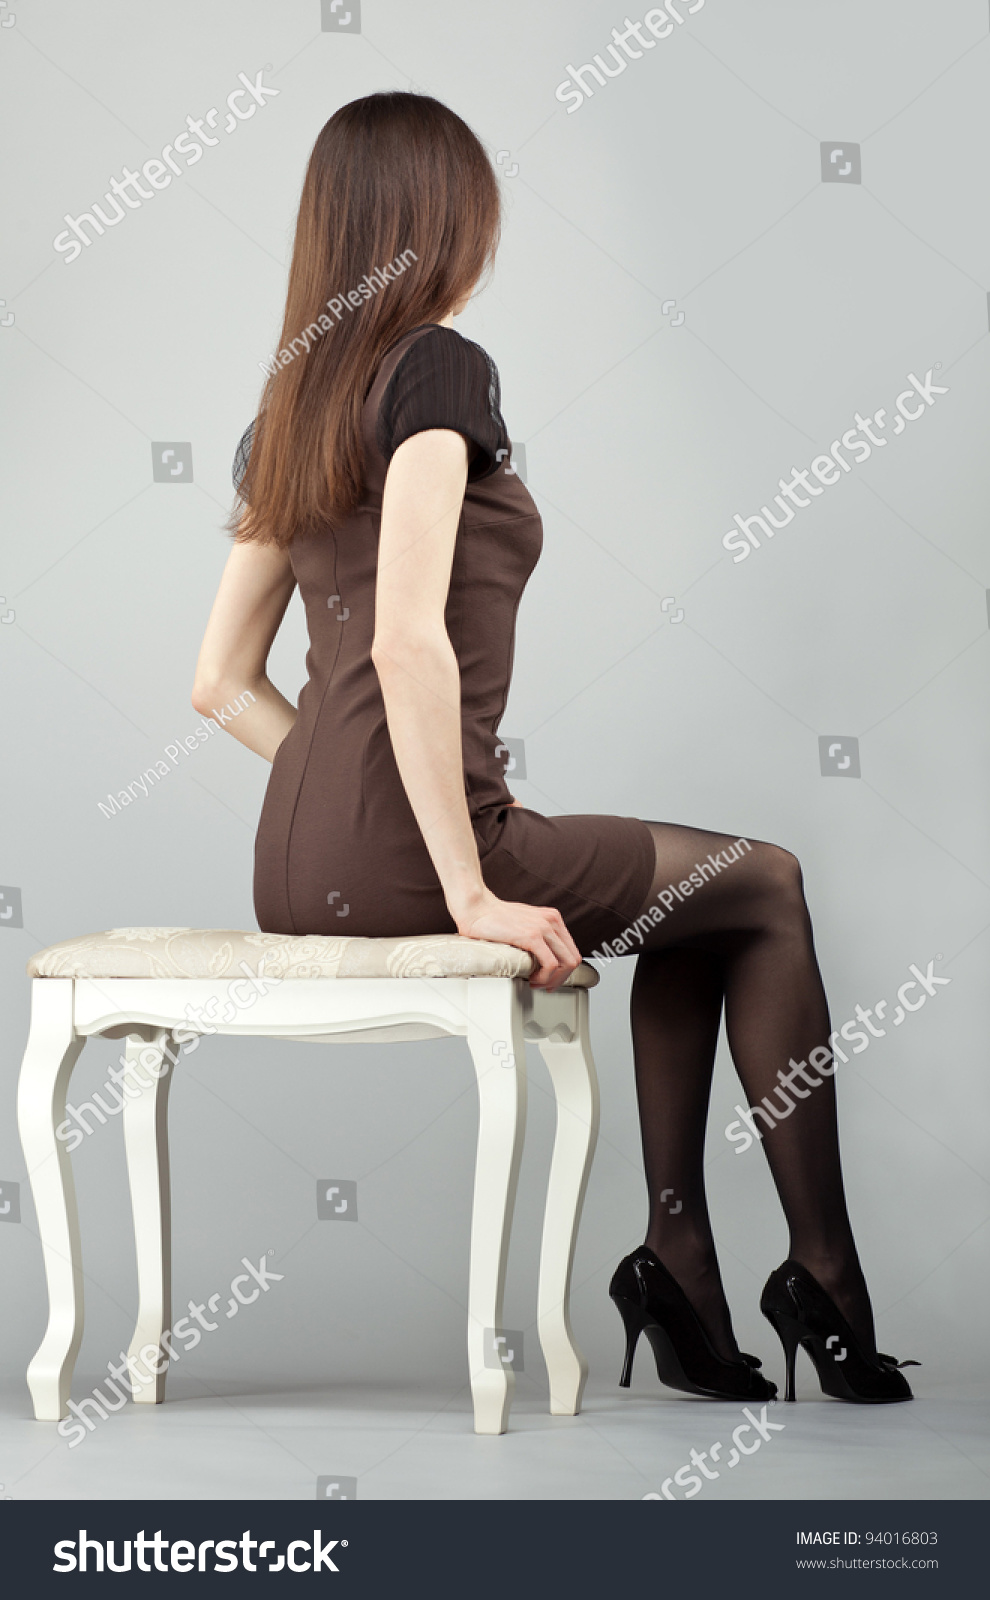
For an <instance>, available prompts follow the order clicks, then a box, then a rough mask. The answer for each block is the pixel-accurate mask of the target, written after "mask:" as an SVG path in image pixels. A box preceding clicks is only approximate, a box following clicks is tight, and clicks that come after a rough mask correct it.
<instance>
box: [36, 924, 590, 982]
mask: <svg viewBox="0 0 990 1600" xmlns="http://www.w3.org/2000/svg"><path fill="white" fill-rule="evenodd" d="M533 965H534V963H533V957H532V956H531V955H530V954H529V953H528V952H527V951H525V950H518V949H517V948H516V947H515V945H511V944H489V943H487V942H486V941H485V940H483V939H464V938H461V937H460V935H458V934H446V933H432V934H426V935H423V936H422V937H420V938H415V939H355V938H344V937H342V938H331V937H329V936H327V935H324V934H312V935H305V936H302V937H297V936H295V935H292V934H287V933H241V932H238V931H236V930H234V929H230V928H109V929H108V930H107V931H106V932H105V933H85V934H82V935H81V936H80V937H79V938H78V939H63V940H62V942H61V943H60V944H51V945H49V946H48V948H47V949H45V950H39V951H38V952H37V953H36V954H35V955H33V956H32V957H31V959H30V961H29V962H28V965H27V971H28V977H30V978H224V977H227V976H230V977H232V978H236V977H240V976H242V975H243V974H244V972H245V969H247V970H249V971H251V972H253V973H257V974H259V975H260V974H261V973H264V974H265V976H267V977H271V978H528V977H529V975H530V973H531V972H532V970H533ZM568 982H569V984H570V986H571V987H572V988H576V989H593V988H594V986H595V984H596V983H597V982H598V973H597V972H596V971H595V969H594V967H589V966H588V964H587V962H582V963H581V965H580V966H579V967H578V968H577V969H576V970H575V971H574V972H573V973H572V974H571V976H570V978H569V980H568Z"/></svg>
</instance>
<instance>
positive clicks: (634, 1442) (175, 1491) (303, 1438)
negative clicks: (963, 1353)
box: [0, 1370, 990, 1500]
mask: <svg viewBox="0 0 990 1600" xmlns="http://www.w3.org/2000/svg"><path fill="white" fill-rule="evenodd" d="M97 1376H98V1375H97ZM93 1381H94V1383H95V1381H97V1377H96V1376H94V1380H93ZM913 1381H914V1383H915V1388H916V1392H917V1394H918V1398H917V1399H916V1400H915V1401H914V1402H913V1403H911V1404H909V1405H897V1406H853V1405H844V1404H840V1403H838V1402H835V1401H829V1400H824V1399H822V1398H821V1396H820V1395H818V1396H816V1394H815V1390H814V1383H813V1378H812V1377H811V1375H810V1370H809V1373H808V1374H807V1377H806V1381H805V1382H804V1383H803V1384H799V1402H800V1403H799V1404H797V1405H793V1406H784V1405H782V1404H778V1405H777V1406H771V1407H769V1408H768V1409H767V1421H768V1422H771V1423H775V1424H777V1425H779V1424H781V1423H783V1425H784V1426H783V1429H782V1430H781V1431H773V1432H771V1434H770V1437H769V1438H768V1439H767V1440H766V1441H765V1442H764V1443H761V1444H760V1445H759V1448H758V1449H753V1448H752V1447H753V1444H754V1442H755V1440H756V1439H757V1437H758V1435H756V1434H754V1433H752V1432H750V1433H748V1434H746V1435H744V1436H743V1438H744V1440H745V1442H746V1443H747V1444H748V1445H749V1447H750V1449H751V1451H752V1453H751V1454H748V1455H744V1456H743V1457H742V1458H741V1459H739V1460H738V1461H737V1464H736V1465H735V1466H734V1467H733V1468H729V1467H728V1466H727V1461H728V1460H730V1459H731V1456H730V1452H731V1450H732V1444H731V1436H732V1433H733V1430H734V1429H736V1428H737V1427H738V1426H739V1425H740V1424H742V1423H745V1421H746V1418H745V1417H744V1415H743V1408H742V1406H740V1405H736V1404H729V1403H726V1404H724V1405H723V1404H720V1403H714V1402H707V1401H700V1400H692V1399H690V1398H688V1397H686V1396H685V1397H678V1396H677V1395H675V1394H673V1393H672V1392H671V1391H668V1390H661V1389H660V1388H659V1386H657V1385H656V1383H653V1384H652V1385H651V1384H650V1383H649V1382H647V1381H645V1380H644V1381H643V1382H639V1381H638V1380H637V1383H636V1387H635V1388H634V1389H633V1390H632V1391H630V1392H623V1391H621V1390H619V1389H618V1388H617V1387H616V1386H615V1385H614V1384H605V1383H602V1382H598V1383H593V1384H592V1385H591V1386H590V1388H589V1393H588V1396H587V1400H586V1406H585V1409H584V1411H583V1412H582V1414H581V1415H580V1416H579V1417H573V1418H571V1417H550V1416H549V1415H548V1414H547V1413H546V1412H545V1411H544V1410H543V1391H542V1387H541V1385H540V1383H539V1381H538V1380H537V1379H536V1378H535V1377H530V1375H529V1374H524V1375H523V1376H522V1377H521V1378H520V1379H519V1381H518V1387H517V1391H516V1401H515V1405H514V1408H513V1412H512V1417H511V1419H510V1430H509V1432H508V1433H507V1434H504V1435H503V1436H502V1437H501V1438H479V1437H477V1436H476V1435H475V1434H474V1432H473V1431H472V1421H471V1412H470V1405H469V1397H468V1394H467V1391H466V1389H463V1388H458V1389H455V1388H453V1387H452V1388H450V1389H449V1390H448V1391H447V1392H445V1391H444V1390H443V1388H442V1387H441V1386H439V1385H436V1384H433V1385H431V1386H430V1387H424V1388H416V1387H413V1386H409V1385H406V1386H395V1387H392V1388H389V1387H387V1386H377V1387H375V1388H371V1387H370V1386H368V1387H360V1386H356V1385H354V1384H348V1385H346V1386H344V1385H340V1386H338V1387H334V1386H333V1385H327V1384H323V1385H321V1386H319V1387H311V1388H307V1387H304V1386H302V1385H300V1386H299V1387H298V1388H294V1389H282V1390H279V1391H275V1390H273V1389H270V1388H267V1389H266V1388H263V1387H261V1386H260V1385H259V1384H258V1383H257V1382H255V1383H247V1382H242V1383H240V1384H238V1383H236V1382H231V1381H230V1380H229V1378H228V1379H226V1380H219V1379H218V1380H217V1382H215V1383H212V1382H211V1383H210V1384H209V1386H207V1384H206V1383H198V1382H193V1381H190V1379H189V1378H188V1376H183V1375H182V1374H179V1373H176V1374H175V1375H174V1378H173V1379H172V1380H171V1381H170V1391H169V1397H168V1399H167V1401H166V1403H165V1404H164V1405H162V1406H156V1407H145V1406H134V1405H130V1404H128V1405H126V1406H125V1407H124V1408H123V1410H122V1411H120V1412H116V1413H112V1414H110V1415H109V1416H107V1417H106V1419H105V1420H103V1421H98V1422H97V1423H96V1426H95V1428H94V1430H93V1431H92V1432H91V1433H88V1434H87V1436H86V1438H85V1439H84V1440H82V1441H81V1442H79V1443H78V1444H76V1445H75V1446H74V1447H72V1448H70V1447H69V1445H68V1443H67V1441H66V1439H64V1438H60V1437H59V1435H58V1434H57V1432H56V1428H55V1424H53V1423H39V1422H35V1421H33V1420H32V1419H31V1416H30V1411H29V1406H28V1397H27V1391H26V1388H25V1387H24V1386H23V1385H21V1384H19V1383H8V1384H7V1385H6V1386H5V1388H4V1389H3V1391H2V1395H0V1407H2V1409H0V1483H2V1486H3V1487H2V1489H0V1494H2V1495H3V1497H5V1498H8V1499H14V1500H34V1499H45V1500H47V1499H53V1500H62V1499H76V1498H87V1499H100V1500H102V1499H106V1500H117V1499H145V1498H148V1499H159V1500H171V1499H199V1498H204V1499H221V1500H226V1499H260V1500H295V1499H311V1498H314V1497H315V1496H316V1494H317V1479H318V1478H320V1477H323V1478H325V1479H329V1480H330V1481H333V1482H342V1481H343V1480H344V1479H346V1478H350V1479H354V1480H356V1484H355V1486H354V1488H353V1490H352V1488H351V1486H350V1485H347V1484H344V1488H345V1489H347V1490H348V1492H349V1493H350V1492H353V1493H356V1496H357V1498H359V1499H368V1500H407V1499H412V1500H444V1499H460V1500H486V1499H492V1500H503V1499H517V1500H531V1499H534V1500H540V1499H555V1500H572V1499H573V1500H631V1499H632V1500H636V1499H640V1498H642V1497H643V1496H644V1495H648V1494H651V1493H652V1494H659V1492H660V1488H661V1484H662V1483H663V1481H664V1480H665V1479H669V1478H671V1477H672V1476H673V1474H674V1473H676V1472H677V1471H678V1469H679V1468H680V1467H682V1466H684V1465H687V1464H688V1463H689V1461H690V1452H691V1450H692V1449H693V1450H696V1451H698V1452H705V1453H706V1461H707V1465H708V1469H709V1470H710V1471H717V1472H718V1477H717V1478H712V1479H704V1480H703V1487H702V1489H701V1490H700V1492H697V1493H696V1494H695V1495H693V1496H692V1498H696V1499H733V1500H735V1499H739V1500H764V1499H771V1500H773V1499H799V1500H804V1499H807V1500H819V1499H824V1500H838V1499H882V1500H884V1499H889V1500H910V1499H920V1500H943V1499H961V1500H980V1499H985V1498H986V1497H987V1493H988V1489H990V1395H988V1394H987V1393H986V1392H984V1393H982V1394H980V1393H976V1392H973V1391H968V1392H967V1391H962V1390H958V1389H957V1390H951V1389H948V1388H946V1389H943V1390H940V1391H938V1392H935V1393H932V1392H931V1391H930V1390H925V1391H923V1389H922V1385H921V1383H920V1382H919V1380H918V1379H917V1378H914V1380H913ZM88 1388H89V1386H88V1384H87V1381H86V1379H85V1377H84V1376H83V1375H78V1377H77V1381H76V1383H75V1384H74V1386H73V1392H74V1395H75V1397H76V1398H77V1399H78V1398H79V1397H80V1396H82V1395H84V1394H86V1393H87V1392H88ZM751 1409H752V1410H753V1411H754V1412H755V1414H756V1416H757V1418H759V1417H760V1413H761V1408H760V1407H758V1406H757V1407H754V1408H751ZM717 1441H722V1449H721V1450H720V1451H718V1452H717V1453H716V1462H717V1465H716V1466H713V1464H712V1461H711V1456H710V1454H707V1453H708V1452H710V1451H711V1449H712V1447H713V1446H714V1445H715V1444H716V1442H717ZM694 1471H695V1469H694V1468H693V1467H690V1466H689V1465H688V1471H687V1472H686V1473H685V1474H684V1475H682V1483H683V1485H684V1487H677V1486H673V1487H672V1493H673V1495H674V1496H675V1497H676V1498H677V1499H683V1498H685V1496H686V1492H687V1490H688V1489H690V1488H691V1487H692V1485H691V1481H690V1477H689V1476H688V1473H693V1472H694Z"/></svg>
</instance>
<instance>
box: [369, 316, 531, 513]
mask: <svg viewBox="0 0 990 1600" xmlns="http://www.w3.org/2000/svg"><path fill="white" fill-rule="evenodd" d="M499 405H500V392H499V381H498V369H497V368H496V366H495V363H494V362H493V361H492V359H491V357H490V356H489V355H488V354H487V353H486V352H485V351H484V350H483V349H482V348H481V346H480V345H478V344H475V343H474V341H473V340H472V339H464V338H462V337H461V335H460V334H459V333H455V332H454V329H453V328H441V327H440V326H439V325H438V326H437V327H435V328H431V329H430V331H429V332H428V333H424V334H422V335H421V337H420V338H418V339H417V340H416V341H415V342H414V343H413V344H411V345H410V347H409V349H408V350H407V351H406V353H405V355H404V356H403V357H402V358H401V360H400V361H399V363H398V365H397V366H396V368H395V371H394V372H393V373H392V376H391V377H390V378H389V381H388V383H387V384H386V386H385V392H384V394H383V395H382V401H381V406H380V407H379V411H378V428H377V438H378V444H379V447H380V449H381V452H382V454H383V456H384V457H385V460H386V462H388V461H390V460H391V459H392V456H393V454H394V453H395V451H396V450H398V448H399V446H400V444H403V443H404V442H405V440H406V439H409V438H411V437H412V435H413V434H414V433H423V432H425V430H426V429H428V428H450V429H452V430H453V431H454V432H455V433H460V434H463V435H464V437H465V438H466V439H467V441H468V449H469V462H468V478H469V479H470V480H471V481H472V482H474V481H476V480H477V479H479V478H487V477H488V476H489V475H490V474H491V473H493V472H494V471H495V470H496V468H497V467H498V465H499V463H500V461H504V460H505V459H506V457H507V455H508V451H509V438H508V435H507V433H506V429H505V423H504V422H503V420H502V414H501V412H500V410H499ZM500 451H504V452H505V453H504V454H502V455H500V454H499V452H500Z"/></svg>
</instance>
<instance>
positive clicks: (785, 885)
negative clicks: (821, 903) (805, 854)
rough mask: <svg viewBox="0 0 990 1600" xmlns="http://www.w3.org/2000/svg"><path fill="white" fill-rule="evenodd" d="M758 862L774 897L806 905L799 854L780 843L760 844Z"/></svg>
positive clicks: (762, 877) (765, 883) (764, 879)
mask: <svg viewBox="0 0 990 1600" xmlns="http://www.w3.org/2000/svg"><path fill="white" fill-rule="evenodd" d="M755 849H756V851H757V853H758V861H757V863H756V865H757V867H758V870H759V874H760V878H761V881H762V883H763V885H764V887H765V888H766V890H767V891H768V893H770V894H772V895H773V897H774V899H776V900H778V901H781V902H786V903H788V904H792V905H795V906H798V905H800V906H803V905H804V874H803V873H802V871H801V863H800V861H799V860H798V858H797V856H796V855H794V854H793V853H792V852H791V851H790V850H785V849H784V848H783V847H782V846H781V845H778V844H762V843H761V844H759V845H757V846H755Z"/></svg>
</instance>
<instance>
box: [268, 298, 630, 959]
mask: <svg viewBox="0 0 990 1600" xmlns="http://www.w3.org/2000/svg"><path fill="white" fill-rule="evenodd" d="M438 335H442V336H443V337H442V338H441V337H438ZM427 336H429V341H430V342H429V343H427V344H426V345H424V346H422V351H417V352H416V355H417V357H419V356H421V353H422V352H432V351H434V350H438V351H439V352H440V353H441V358H442V356H443V352H445V351H446V352H452V353H453V355H454V356H455V357H457V356H458V355H460V356H462V357H463V359H464V360H468V358H470V360H472V361H475V362H476V368H475V370H476V372H477V373H478V385H477V386H478V387H479V388H480V391H481V392H480V393H479V394H478V395H477V397H476V398H477V400H478V404H479V405H480V406H481V408H482V409H483V410H484V411H485V412H486V414H487V417H488V421H489V424H490V429H491V430H493V431H492V432H491V436H490V437H482V434H483V431H484V430H483V429H479V428H474V430H473V432H474V440H475V442H477V443H479V449H478V450H477V451H475V453H474V455H473V456H472V458H471V468H470V471H469V481H468V485H467V490H466V493H465V498H464V504H463V509H462V513H461V519H460V525H459V527H458V530H457V540H456V545H455V550H454V560H453V568H452V572H451V580H450V592H449V597H448V600H447V607H446V625H447V632H448V634H449V636H450V640H451V643H452V645H453V648H454V651H455V653H456V656H457V660H458V664H459V666H460V675H461V719H462V733H463V759H464V787H465V793H466V796H467V803H468V808H469V811H470V816H471V822H472V826H473V828H474V834H475V838H476V839H477V842H478V852H479V856H480V860H481V870H482V874H483V877H484V880H485V883H486V884H487V885H488V887H489V888H490V889H491V890H492V891H493V892H494V893H495V894H496V895H498V896H499V897H500V898H501V899H504V900H516V901H523V902H525V903H527V904H530V905H544V906H555V907H556V908H557V910H558V911H559V912H560V914H561V916H562V917H563V918H564V921H565V923H566V924H567V926H568V928H569V930H570V932H571V935H572V937H573V939H574V941H575V943H576V944H577V946H578V949H579V950H580V951H581V953H582V955H588V954H590V953H591V952H592V951H593V950H594V949H595V948H597V947H598V946H599V945H600V944H601V943H602V941H603V940H606V939H612V938H614V937H616V936H617V935H618V934H619V933H620V932H621V931H622V929H623V928H624V927H625V926H626V925H627V924H628V923H629V922H630V921H632V920H634V919H635V917H636V916H637V915H638V914H639V912H640V911H641V910H642V908H643V906H644V903H645V901H646V898H647V895H648V894H649V890H650V885H651V882H652V878H653V871H654V864H655V852H654V845H653V836H652V834H651V832H650V830H649V828H648V827H647V826H646V824H645V822H642V821H640V820H638V819H637V818H634V817H612V816H598V815H586V816H563V817H545V816H542V815H541V814H540V813H539V812H537V811H532V810H530V809H528V808H524V807H520V806H512V805H511V804H510V802H511V800H512V795H511V794H510V792H509V790H508V788H507V787H506V782H505V775H504V767H503V760H502V759H501V757H500V754H499V752H498V745H499V721H500V719H501V717H502V713H503V711H504V709H505V702H506V697H507V694H508V689H509V679H510V675H511V670H512V658H513V647H514V634H515V620H516V610H517V607H518V605H519V601H520V598H521V596H522V592H523V589H524V588H525V585H526V582H527V580H528V579H529V576H530V574H531V572H532V571H533V568H534V567H535V565H536V562H537V560H538V558H539V555H540V549H541V546H542V542H543V534H542V525H541V522H540V516H539V513H538V511H537V509H536V506H535V504H534V502H533V500H532V497H531V496H530V494H529V492H528V490H527V489H526V487H525V485H524V484H523V483H522V482H521V480H520V478H519V477H518V475H517V474H515V473H513V472H507V471H506V467H508V465H509V461H510V456H509V454H508V449H507V446H508V437H507V435H506V434H505V431H504V428H505V425H504V423H503V422H502V419H501V414H500V411H499V409H498V375H497V372H496V370H495V368H494V365H493V363H491V361H490V358H489V357H487V355H485V353H484V351H482V350H481V349H480V347H479V346H477V345H474V344H473V343H472V342H471V341H468V340H461V337H460V335H459V334H456V333H454V331H453V330H452V329H438V328H437V327H436V326H435V325H434V324H428V325H427V326H425V327H420V328H416V329H413V330H412V332H410V333H408V334H406V335H405V336H404V338H402V339H401V340H399V342H398V343H397V344H395V345H393V346H392V348H391V349H390V350H389V351H388V352H387V354H386V356H385V358H384V360H383V362H382V364H381V367H380V368H379V371H378V374H377V376H376V378H375V380H374V382H373V384H372V386H371V388H370V390H369V392H368V397H367V400H366V402H365V406H364V414H363V429H364V449H365V488H364V492H363V496H362V499H361V503H360V505H359V506H358V507H357V508H356V509H355V510H354V511H353V512H352V513H351V514H350V515H349V516H348V517H347V518H346V519H345V520H344V521H343V522H342V523H341V524H340V525H339V526H336V527H331V526H328V527H327V530H326V534H325V536H321V537H319V538H310V539H297V540H294V541H293V543H292V545H291V546H290V557H291V562H292V570H293V572H294V574H295V577H296V581H297V583H298V585H299V592H300V595H301V596H302V599H303V601H304V603H305V606H306V618H307V624H308V629H309V638H310V649H309V652H308V654H307V658H306V663H307V668H308V672H309V681H308V682H307V683H306V684H305V686H304V688H303V690H302V692H301V694H300V697H299V711H298V715H297V717H296V720H295V722H294V723H293V726H292V728H291V729H290V731H289V733H288V735H287V736H286V738H285V739H284V740H283V742H282V744H281V745H280V746H279V749H278V751H277V752H276V755H275V760H274V763H273V766H272V773H271V778H270V780H269V784H268V790H267V793H266V795H265V801H264V806H263V808H262V813H261V818H260V822H259V825H258V834H257V840H256V846H255V880H254V902H255V912H256V915H257V918H258V926H259V928H261V929H262V931H263V932H266V933H291V934H309V933H319V934H350V935H354V934H359V935H366V936H367V935H370V936H373V937H382V936H384V937H387V936H390V935H391V936H394V935H410V934H411V935H415V934H428V933H449V932H454V931H455V927H454V922H453V920H452V918H451V916H450V913H449V912H448V910H447V906H446V903H445V901H444V896H443V891H442V889H441V886H440V882H439V879H438V878H437V875H436V871H435V869H434V866H433V863H432V861H431V859H430V856H429V853H428V851H427V849H426V846H425V844H424V843H423V839H422V835H421V834H420V831H419V827H418V824H417V822H416V819H415V816H414V815H413V811H412V808H411V806H410V804H409V801H408V799H407V797H406V792H405V789H404V788H403V784H402V779H401V777H400V776H399V771H398V768H397V766H396V763H395V757H394V755H393V753H392V745H391V740H390V738H389V732H388V724H387V721H386V716H385V706H384V703H383V700H382V695H381V690H380V688H379V683H378V675H377V673H376V670H375V666H374V663H373V661H372V659H371V643H372V635H373V632H374V616H375V580H376V571H377V559H378V537H379V526H380V518H381V505H382V490H383V487H384V482H385V473H386V470H387V454H386V452H389V451H390V449H394V448H397V445H398V443H400V442H401V436H405V437H407V436H408V433H409V432H414V431H417V426H418V427H443V426H450V425H455V426H456V420H457V419H456V415H455V411H456V408H455V410H453V411H452V410H451V405H452V404H453V402H451V401H450V399H449V395H448V402H449V403H448V405H447V407H446V409H445V408H444V406H443V404H439V406H438V407H437V408H435V409H434V411H433V413H432V415H433V416H434V419H435V420H432V421H431V420H429V415H430V413H429V406H428V405H427V406H426V407H425V408H424V407H423V406H422V405H420V407H419V416H420V419H421V420H419V422H418V424H417V423H416V421H415V420H414V421H409V419H408V415H407V417H406V425H405V428H403V429H400V430H399V432H400V434H401V436H400V437H396V432H395V426H394V422H395V418H396V417H397V416H398V417H400V418H401V416H402V415H403V404H404V396H403V395H402V394H399V395H398V396H397V395H396V384H395V383H392V385H391V388H390V389H389V387H388V386H389V383H390V379H392V378H393V375H395V376H396V377H397V378H398V377H401V376H402V375H403V374H404V373H406V372H412V374H413V378H415V372H414V371H413V369H414V368H415V367H416V365H417V363H416V361H414V359H413V355H412V347H413V346H414V345H416V344H417V342H418V341H419V340H422V339H423V338H425V337H427ZM451 341H457V343H456V344H452V343H451ZM407 353H409V354H410V360H409V361H407V362H406V363H405V365H404V367H403V374H396V368H397V366H398V363H399V362H400V360H401V359H402V357H403V356H405V355H406V354H407ZM475 353H476V354H475ZM442 364H443V363H442V359H441V366H442ZM422 365H423V363H422V360H420V361H419V366H420V368H422ZM420 376H422V373H421V374H420ZM441 378H442V373H441ZM428 387H429V386H427V388H428ZM440 388H441V389H442V388H443V384H442V382H441V384H440ZM418 392H419V395H420V399H422V396H423V393H424V388H423V385H422V383H420V385H419V391H418ZM383 397H384V398H385V399H386V402H387V411H388V417H389V419H391V423H392V424H393V425H392V428H391V432H389V431H388V430H386V432H385V433H384V434H383V416H384V415H385V410H386V408H383V404H382V402H383ZM408 409H409V408H408V407H407V412H408ZM412 409H413V411H415V409H416V408H415V406H413V407H412ZM423 419H425V420H423ZM466 426H470V424H468V425H466ZM499 437H501V438H503V439H504V441H505V445H504V446H503V447H502V448H501V449H500V450H497V449H495V448H494V446H495V443H496V441H497V438H499ZM469 442H471V441H470V440H469ZM242 449H243V441H242Z"/></svg>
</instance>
